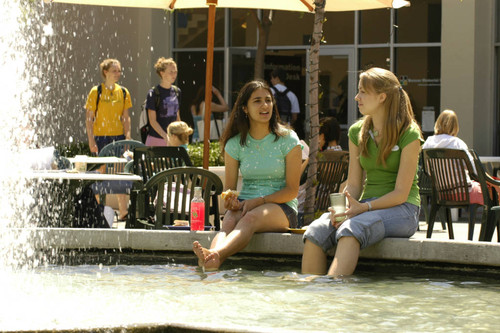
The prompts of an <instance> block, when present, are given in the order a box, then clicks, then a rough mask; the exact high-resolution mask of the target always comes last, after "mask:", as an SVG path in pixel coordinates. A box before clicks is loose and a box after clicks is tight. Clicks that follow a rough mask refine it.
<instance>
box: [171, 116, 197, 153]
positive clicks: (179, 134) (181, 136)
mask: <svg viewBox="0 0 500 333" xmlns="http://www.w3.org/2000/svg"><path fill="white" fill-rule="evenodd" d="M191 134H193V129H192V128H191V127H189V125H188V124H186V123H185V122H183V121H174V122H172V123H170V124H169V125H168V127H167V137H168V145H169V146H172V147H183V148H184V149H186V151H187V149H188V147H187V145H188V143H189V136H190V135H191Z"/></svg>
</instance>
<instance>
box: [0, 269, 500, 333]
mask: <svg viewBox="0 0 500 333" xmlns="http://www.w3.org/2000/svg"><path fill="white" fill-rule="evenodd" d="M6 277H7V280H5V279H4V281H7V283H6V284H5V285H6V286H9V287H8V288H7V289H6V295H4V296H3V297H2V301H0V302H2V311H1V312H0V330H1V329H9V328H16V329H43V328H45V329H53V328H71V327H91V326H97V327H102V326H106V327H107V326H113V325H117V326H124V325H132V324H141V323H157V324H166V323H170V322H173V323H193V320H194V319H196V322H197V323H199V324H201V325H209V326H214V327H221V326H224V327H235V326H237V327H241V326H247V327H255V326H256V325H258V326H259V327H266V328H276V329H284V330H318V331H322V330H337V329H340V330H341V331H346V332H347V331H357V332H360V331H361V332H363V331H366V332H369V331H374V330H394V329H397V328H406V330H408V331H413V332H425V331H439V330H441V331H454V332H466V331H469V330H479V329H481V330H490V329H493V323H494V322H496V318H497V317H496V315H497V311H498V310H497V307H498V305H497V300H498V296H499V292H500V287H499V284H498V283H496V282H493V281H489V280H481V279H476V280H473V279H471V278H470V277H468V278H467V279H466V280H463V281H461V280H459V279H458V278H456V277H451V278H450V279H449V280H447V279H446V278H443V277H434V278H433V277H421V276H411V275H408V276H405V275H401V276H399V275H398V276H390V274H385V275H380V274H372V273H363V272H362V273H360V274H358V275H356V276H353V277H351V278H349V279H345V280H341V279H333V278H328V277H317V278H311V277H309V276H306V275H301V274H297V273H294V272H279V271H274V270H271V269H268V270H259V271H255V270H248V269H243V268H235V269H228V270H222V271H219V272H207V273H203V272H202V271H201V270H200V269H198V268H197V267H195V266H190V265H184V264H165V265H113V266H102V265H80V266H48V267H46V268H38V269H36V270H35V271H33V272H22V273H11V274H9V275H8V276H6ZM308 279H309V280H308ZM26 313H30V314H32V316H33V318H30V321H29V322H27V321H26V320H25V319H23V318H25V315H26Z"/></svg>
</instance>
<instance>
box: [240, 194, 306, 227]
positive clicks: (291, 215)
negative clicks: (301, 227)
mask: <svg viewBox="0 0 500 333" xmlns="http://www.w3.org/2000/svg"><path fill="white" fill-rule="evenodd" d="M238 200H239V201H240V202H241V201H243V200H244V199H241V198H238ZM276 205H278V206H280V208H281V210H282V211H283V213H285V215H286V218H287V219H288V225H289V228H297V223H298V219H297V212H296V211H295V210H293V208H292V207H290V206H288V205H287V204H286V203H280V204H276Z"/></svg>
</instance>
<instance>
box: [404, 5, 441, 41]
mask: <svg viewBox="0 0 500 333" xmlns="http://www.w3.org/2000/svg"><path fill="white" fill-rule="evenodd" d="M395 13H396V22H397V23H396V25H397V28H396V29H395V33H396V42H398V43H426V42H438V43H439V42H441V0H419V1H412V3H411V7H404V8H401V9H397V10H396V11H395Z"/></svg>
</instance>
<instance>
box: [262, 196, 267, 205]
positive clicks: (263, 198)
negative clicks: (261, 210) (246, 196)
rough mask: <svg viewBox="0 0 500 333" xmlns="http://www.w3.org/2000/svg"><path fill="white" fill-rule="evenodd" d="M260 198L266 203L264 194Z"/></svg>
mask: <svg viewBox="0 0 500 333" xmlns="http://www.w3.org/2000/svg"><path fill="white" fill-rule="evenodd" d="M261 198H262V200H263V201H264V203H263V204H265V203H266V198H265V197H264V196H261Z"/></svg>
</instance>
